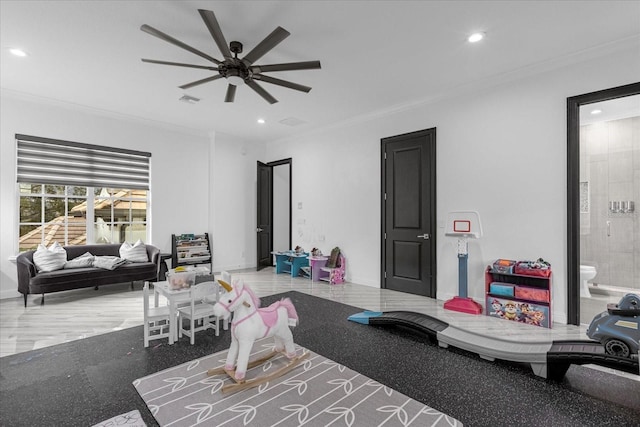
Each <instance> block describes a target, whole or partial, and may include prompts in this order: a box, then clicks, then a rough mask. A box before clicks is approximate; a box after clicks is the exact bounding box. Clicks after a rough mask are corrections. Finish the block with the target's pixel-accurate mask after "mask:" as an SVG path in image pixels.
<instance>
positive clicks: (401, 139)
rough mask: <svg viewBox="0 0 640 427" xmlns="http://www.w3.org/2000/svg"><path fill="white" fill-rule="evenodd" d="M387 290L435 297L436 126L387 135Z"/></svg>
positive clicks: (384, 200) (384, 264) (384, 213)
mask: <svg viewBox="0 0 640 427" xmlns="http://www.w3.org/2000/svg"><path fill="white" fill-rule="evenodd" d="M381 145H382V153H381V157H382V159H381V160H382V174H381V175H382V186H381V188H382V195H381V199H382V245H381V248H382V262H381V266H382V271H381V280H380V283H382V288H384V289H392V290H396V291H400V292H406V293H410V294H416V295H423V296H427V297H431V298H435V297H436V238H435V231H436V129H435V128H432V129H427V130H422V131H417V132H412V133H407V134H403V135H398V136H393V137H388V138H383V139H382V140H381Z"/></svg>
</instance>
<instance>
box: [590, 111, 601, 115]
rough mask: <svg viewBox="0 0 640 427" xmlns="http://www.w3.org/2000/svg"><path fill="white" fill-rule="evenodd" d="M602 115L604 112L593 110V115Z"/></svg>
mask: <svg viewBox="0 0 640 427" xmlns="http://www.w3.org/2000/svg"><path fill="white" fill-rule="evenodd" d="M600 113H602V110H593V111H592V112H591V114H600Z"/></svg>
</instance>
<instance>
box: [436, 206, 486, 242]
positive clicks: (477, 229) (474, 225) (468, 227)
mask: <svg viewBox="0 0 640 427" xmlns="http://www.w3.org/2000/svg"><path fill="white" fill-rule="evenodd" d="M445 235H446V236H458V237H471V238H474V239H479V238H480V237H482V224H481V223H480V214H479V213H478V212H476V211H453V212H449V213H448V214H447V228H446V230H445Z"/></svg>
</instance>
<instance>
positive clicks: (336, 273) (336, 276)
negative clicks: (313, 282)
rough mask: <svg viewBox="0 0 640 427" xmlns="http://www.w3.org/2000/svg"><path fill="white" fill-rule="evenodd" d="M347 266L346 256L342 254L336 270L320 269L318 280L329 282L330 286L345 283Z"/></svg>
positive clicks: (329, 268)
mask: <svg viewBox="0 0 640 427" xmlns="http://www.w3.org/2000/svg"><path fill="white" fill-rule="evenodd" d="M346 265H347V261H346V259H345V258H344V255H342V254H340V255H339V256H338V261H337V263H336V266H335V267H334V268H331V267H320V272H319V274H318V278H319V279H320V280H324V281H326V282H329V284H331V285H338V284H340V283H344V274H345V268H346Z"/></svg>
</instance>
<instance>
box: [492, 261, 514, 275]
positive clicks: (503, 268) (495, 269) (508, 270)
mask: <svg viewBox="0 0 640 427" xmlns="http://www.w3.org/2000/svg"><path fill="white" fill-rule="evenodd" d="M515 265H516V261H513V260H510V259H499V260H496V261H495V262H494V263H493V264H492V265H491V272H492V273H501V274H513V268H514V267H515Z"/></svg>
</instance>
